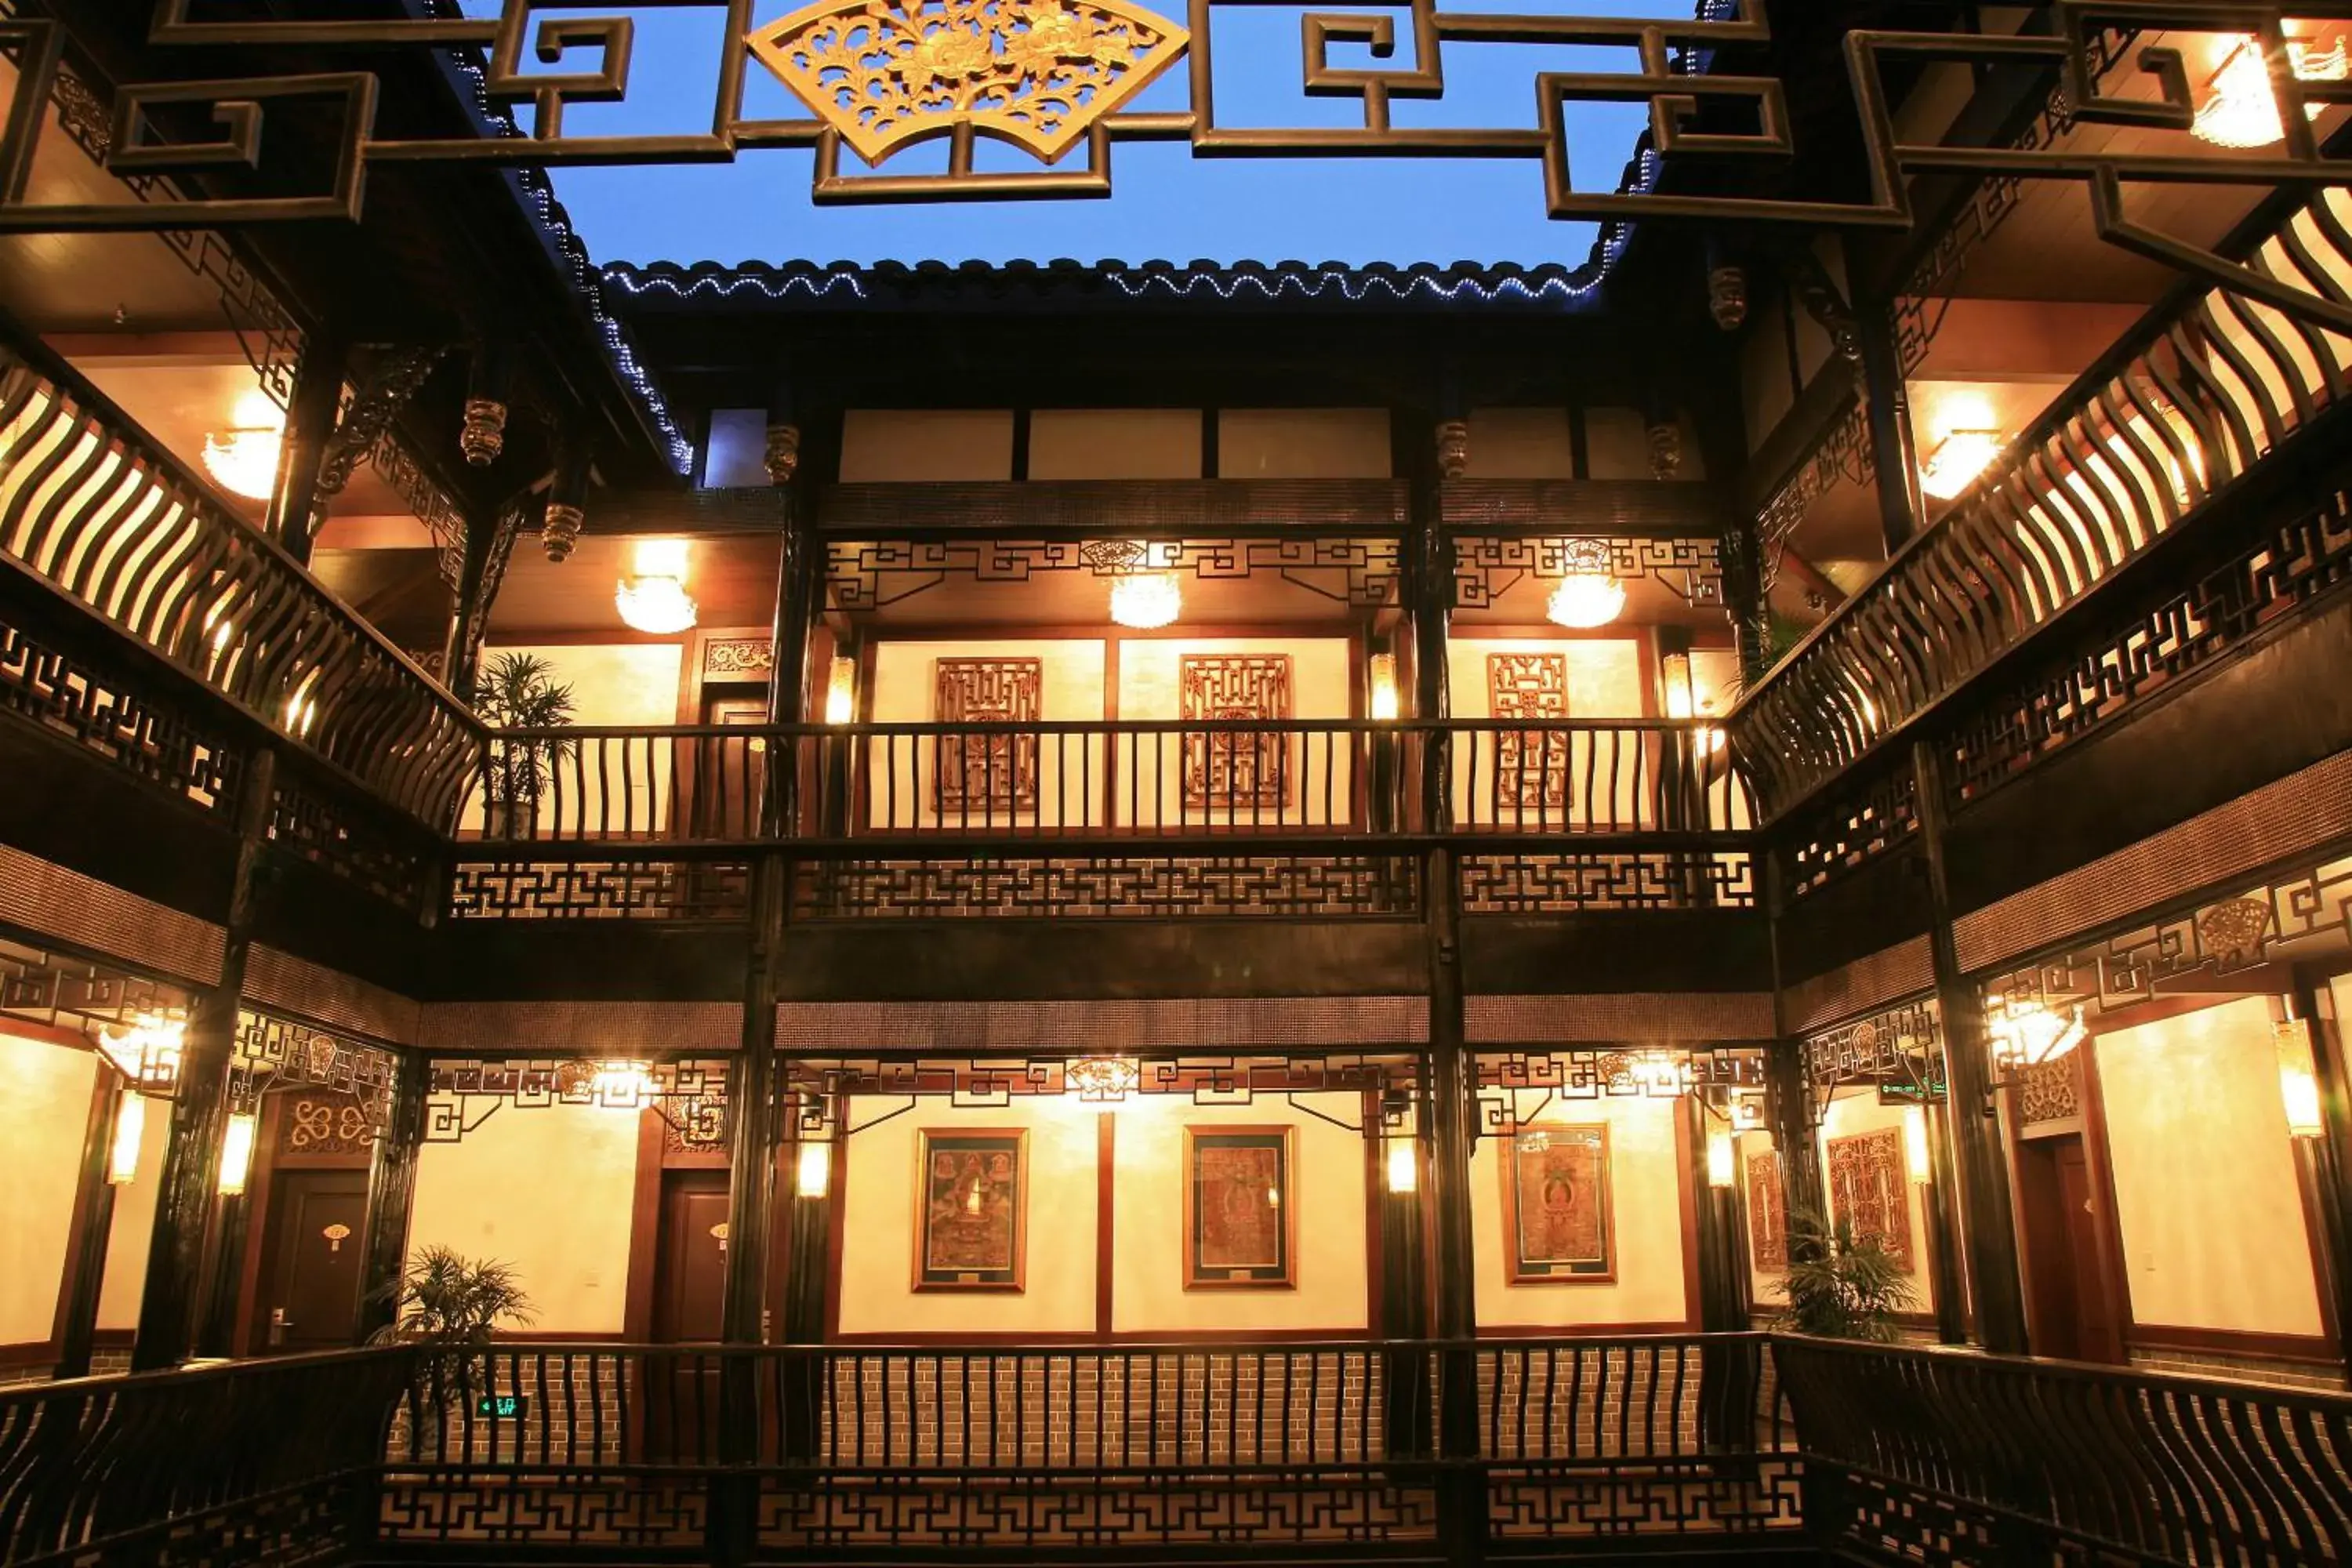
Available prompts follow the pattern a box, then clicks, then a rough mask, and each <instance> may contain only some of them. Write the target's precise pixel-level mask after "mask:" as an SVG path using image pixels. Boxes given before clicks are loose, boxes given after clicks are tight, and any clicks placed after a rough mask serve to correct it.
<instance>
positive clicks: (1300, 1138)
mask: <svg viewBox="0 0 2352 1568" xmlns="http://www.w3.org/2000/svg"><path fill="white" fill-rule="evenodd" d="M1298 1098H1299V1103H1300V1104H1302V1105H1307V1106H1312V1107H1313V1108H1314V1109H1315V1110H1319V1111H1321V1112H1322V1113H1323V1114H1324V1115H1326V1116H1329V1117H1333V1118H1335V1119H1337V1120H1339V1121H1343V1122H1356V1121H1361V1120H1362V1119H1363V1113H1364V1102H1363V1100H1362V1097H1361V1096H1359V1095H1351V1094H1304V1095H1300V1096H1299V1097H1298ZM1116 1114H1117V1116H1118V1131H1117V1133H1116V1142H1115V1144H1114V1149H1115V1159H1114V1163H1113V1170H1114V1173H1115V1174H1114V1178H1113V1186H1112V1206H1111V1270H1112V1273H1111V1286H1112V1293H1111V1326H1112V1328H1113V1329H1114V1330H1115V1331H1118V1332H1120V1333H1160V1332H1168V1333H1181V1332H1190V1331H1196V1330H1203V1329H1211V1330H1213V1329H1265V1330H1300V1329H1330V1330H1334V1331H1362V1330H1363V1329H1364V1328H1365V1327H1366V1326H1367V1325H1368V1323H1369V1321H1370V1318H1369V1308H1368V1305H1367V1302H1368V1298H1369V1294H1370V1287H1369V1282H1368V1280H1367V1278H1366V1269H1367V1268H1368V1263H1367V1259H1366V1256H1365V1246H1364V1235H1365V1226H1366V1224H1367V1210H1366V1203H1367V1194H1366V1193H1365V1190H1364V1183H1365V1169H1364V1140H1363V1135H1362V1134H1361V1133H1358V1132H1350V1131H1347V1129H1346V1128H1344V1127H1335V1126H1333V1125H1331V1123H1330V1122H1328V1121H1318V1120H1317V1119H1316V1118H1315V1117H1313V1116H1310V1115H1307V1113H1306V1112H1304V1111H1302V1110H1292V1109H1291V1108H1290V1107H1289V1106H1287V1105H1286V1104H1284V1103H1282V1102H1281V1101H1280V1100H1274V1099H1267V1100H1261V1101H1260V1102H1259V1103H1257V1104H1255V1105H1248V1106H1233V1107H1211V1106H1200V1107H1196V1106H1194V1105H1193V1104H1192V1101H1191V1100H1190V1099H1189V1098H1188V1097H1174V1096H1169V1097H1163V1096H1157V1095H1140V1096H1137V1097H1136V1098H1134V1099H1131V1100H1128V1101H1127V1102H1126V1103H1125V1104H1123V1105H1121V1106H1120V1107H1119V1108H1118V1111H1117V1112H1116ZM1188 1126H1191V1127H1204V1128H1205V1127H1279V1126H1289V1127H1292V1128H1294V1129H1296V1131H1294V1132H1293V1133H1292V1144H1291V1148H1292V1150H1293V1158H1294V1169H1293V1171H1292V1174H1291V1188H1292V1190H1291V1192H1290V1194H1289V1199H1290V1203H1291V1205H1292V1219H1293V1223H1294V1224H1295V1225H1296V1226H1297V1229H1296V1231H1295V1233H1294V1234H1295V1236H1296V1238H1297V1253H1296V1258H1297V1288H1296V1289H1213V1290H1187V1289H1184V1129H1185V1128H1186V1127H1188ZM1064 1244H1065V1245H1066V1242H1065V1243H1064ZM1033 1257H1034V1253H1033Z"/></svg>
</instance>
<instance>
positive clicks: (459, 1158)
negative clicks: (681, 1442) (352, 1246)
mask: <svg viewBox="0 0 2352 1568" xmlns="http://www.w3.org/2000/svg"><path fill="white" fill-rule="evenodd" d="M636 1172H637V1116H636V1114H635V1112H634V1111H621V1110H604V1109H600V1108H598V1107H595V1106H585V1105H556V1106H550V1107H547V1108H545V1109H541V1110H525V1109H520V1108H518V1107H515V1106H502V1107H501V1108H499V1110H497V1111H495V1112H494V1113H492V1115H491V1116H490V1118H489V1120H488V1121H484V1122H483V1123H482V1124H481V1125H480V1126H478V1127H477V1128H475V1129H474V1130H473V1131H470V1132H468V1133H467V1134H466V1136H465V1137H464V1138H463V1139H462V1140H460V1141H459V1142H455V1143H427V1144H426V1145H425V1147H424V1149H423V1151H422V1152H420V1153H419V1154H418V1156H417V1162H416V1197H415V1215H414V1217H413V1218H412V1220H411V1221H410V1225H409V1235H408V1245H409V1250H410V1253H411V1255H412V1256H413V1255H415V1253H417V1252H420V1251H422V1250H423V1249H424V1248H425V1247H431V1246H434V1245H436V1244H438V1245H440V1246H444V1247H454V1248H456V1249H457V1251H458V1252H461V1253H463V1254H464V1255H466V1256H467V1258H475V1259H481V1258H496V1259H498V1260H499V1261H500V1262H502V1263H507V1264H510V1265H512V1266H513V1268H514V1270H515V1273H516V1275H517V1277H518V1278H519V1279H520V1281H521V1284H522V1288H523V1289H524V1291H525V1292H526V1293H528V1294H529V1295H530V1300H531V1303H532V1306H533V1308H534V1309H535V1312H536V1316H535V1318H534V1321H532V1322H530V1324H529V1325H528V1328H529V1330H530V1331H531V1332H533V1333H569V1334H616V1333H618V1332H620V1331H621V1326H622V1317H623V1307H624V1302H625V1297H626V1294H627V1289H626V1287H627V1280H628V1266H629V1226H630V1222H631V1219H632V1216H633V1214H634V1211H635V1195H636Z"/></svg>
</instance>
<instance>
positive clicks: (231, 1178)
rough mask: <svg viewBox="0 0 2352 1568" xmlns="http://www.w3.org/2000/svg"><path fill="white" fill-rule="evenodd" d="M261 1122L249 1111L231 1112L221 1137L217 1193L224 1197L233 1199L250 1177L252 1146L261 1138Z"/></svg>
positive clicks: (251, 1172)
mask: <svg viewBox="0 0 2352 1568" xmlns="http://www.w3.org/2000/svg"><path fill="white" fill-rule="evenodd" d="M260 1131H261V1129H260V1123H259V1121H258V1120H257V1118H256V1117H255V1116H254V1114H253V1112H251V1111H250V1110H238V1111H233V1112H231V1113H230V1115H229V1119H228V1129H227V1131H225V1132H223V1133H222V1134H221V1153H220V1190H221V1195H222V1196H223V1197H230V1198H233V1197H235V1196H236V1195H237V1194H239V1193H241V1192H243V1191H245V1184H246V1183H247V1181H249V1180H251V1179H252V1176H253V1146H254V1142H255V1141H256V1139H257V1138H258V1137H259V1136H260Z"/></svg>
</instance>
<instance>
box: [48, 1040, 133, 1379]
mask: <svg viewBox="0 0 2352 1568" xmlns="http://www.w3.org/2000/svg"><path fill="white" fill-rule="evenodd" d="M128 1081H129V1080H128V1079H124V1078H123V1076H122V1075H121V1073H118V1072H116V1071H115V1070H114V1069H113V1068H110V1067H108V1066H107V1065H105V1060H104V1058H100V1065H99V1069H98V1087H97V1088H96V1089H94V1090H93V1091H92V1092H91V1095H90V1102H89V1124H88V1125H87V1127H86V1128H85V1129H84V1131H83V1133H82V1144H81V1175H80V1178H79V1181H78V1182H77V1184H76V1185H75V1188H74V1205H75V1209H76V1213H75V1215H74V1224H73V1243H74V1245H73V1250H72V1252H71V1253H70V1254H69V1255H68V1257H67V1258H66V1278H65V1288H64V1289H63V1290H62V1291H61V1292H60V1293H59V1297H58V1359H57V1361H56V1362H55V1363H53V1364H52V1366H51V1368H50V1375H51V1376H53V1377H58V1378H68V1377H87V1376H89V1362H90V1352H91V1349H92V1347H93V1346H95V1345H96V1343H97V1342H98V1296H99V1290H100V1288H101V1287H102V1286H103V1285H104V1284H105V1282H106V1250H107V1242H108V1239H109V1238H110V1237H111V1236H112V1235H113V1232H114V1184H113V1183H111V1182H110V1181H108V1180H107V1172H108V1169H109V1167H110V1165H111V1164H112V1163H113V1154H114V1119H115V1117H116V1116H117V1115H118V1114H119V1113H120V1108H121V1103H122V1089H123V1086H124V1084H125V1083H127V1082H128Z"/></svg>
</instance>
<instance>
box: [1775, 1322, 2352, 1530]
mask: <svg viewBox="0 0 2352 1568" xmlns="http://www.w3.org/2000/svg"><path fill="white" fill-rule="evenodd" d="M1774 1349H1775V1352H1776V1360H1777V1363H1778V1365H1779V1368H1780V1381H1781V1384H1782V1386H1783V1388H1784V1389H1785V1390H1786V1391H1787V1394H1788V1397H1789V1401H1790V1405H1791V1407H1792V1408H1793V1409H1794V1411H1795V1413H1796V1421H1797V1428H1798V1431H1799V1433H1800V1435H1801V1438H1802V1446H1803V1448H1804V1452H1805V1455H1806V1459H1807V1463H1808V1466H1809V1471H1810V1473H1811V1474H1812V1475H1813V1476H1814V1477H1816V1478H1817V1479H1829V1478H1832V1477H1833V1478H1835V1479H1837V1480H1838V1481H1840V1482H1842V1483H1843V1484H1842V1485H1840V1486H1837V1487H1835V1488H1834V1489H1822V1491H1818V1492H1817V1493H1816V1494H1815V1499H1814V1500H1815V1501H1816V1502H1818V1501H1820V1500H1826V1498H1827V1497H1829V1496H1832V1495H1837V1496H1840V1499H1841V1502H1842V1504H1843V1508H1844V1509H1845V1510H1850V1511H1848V1512H1846V1513H1844V1514H1843V1516H1842V1517H1838V1518H1834V1519H1832V1518H1822V1517H1816V1518H1815V1519H1814V1520H1813V1521H1812V1522H1813V1523H1814V1525H1815V1526H1816V1528H1817V1529H1821V1530H1822V1531H1826V1532H1833V1533H1834V1534H1835V1535H1842V1536H1844V1537H1846V1538H1847V1539H1849V1540H1851V1539H1854V1538H1856V1537H1860V1538H1862V1539H1864V1540H1866V1541H1867V1542H1869V1544H1870V1545H1871V1546H1873V1547H1874V1548H1876V1547H1881V1546H1882V1545H1883V1543H1885V1542H1895V1543H1896V1550H1897V1551H1898V1552H1908V1553H1911V1554H1916V1553H1917V1552H1919V1551H1920V1549H1921V1548H1922V1547H1923V1546H1926V1547H1927V1552H1929V1555H1928V1557H1927V1560H1928V1561H1931V1562H1933V1561H1947V1562H1968V1561H1977V1562H1991V1561H1998V1562H2027V1561H2034V1562H2148V1561H2154V1562H2163V1563H2263V1564H2278V1565H2281V1568H2284V1565H2285V1564H2288V1563H2344V1562H2347V1561H2352V1399H2347V1398H2346V1397H2344V1396H2342V1395H2339V1394H2297V1393H2291V1392H2287V1391H2284V1390H2279V1389H2273V1388H2267V1387H2256V1386H2253V1385H2251V1384H2228V1383H2218V1382H2207V1381H2203V1380H2200V1379H2193V1378H2180V1377H2168V1376H2160V1375H2151V1374H2146V1373H2130V1372H2124V1371H2118V1370H2115V1369H2111V1368H2106V1367H2094V1366H2077V1365H2070V1364H2067V1363H2052V1362H2028V1361H2020V1360H2010V1359H2006V1358H1995V1357H1986V1356H1977V1355H1956V1354H1951V1353H1949V1352H1931V1351H1915V1350H1896V1349H1892V1348H1889V1347H1885V1346H1862V1345H1852V1344H1842V1343H1836V1342H1828V1341H1820V1340H1783V1341H1777V1342H1776V1343H1775V1346H1774ZM1841 1472H1842V1473H1841ZM1905 1521H1908V1523H1907V1525H1906V1522H1905ZM1931 1521H1939V1522H1937V1523H1935V1530H1934V1532H1935V1533H1938V1534H1942V1535H1943V1536H1944V1537H1945V1543H1944V1544H1943V1546H1942V1547H1941V1549H1940V1552H1938V1551H1937V1548H1935V1547H1933V1546H1927V1542H1926V1541H1925V1540H1924V1539H1913V1538H1912V1537H1913V1536H1914V1535H1915V1534H1917V1533H1919V1532H1922V1531H1924V1530H1926V1528H1927V1526H1928V1525H1929V1524H1930V1522H1931Z"/></svg>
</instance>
